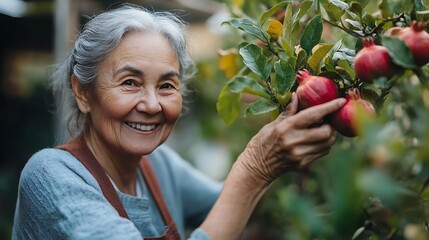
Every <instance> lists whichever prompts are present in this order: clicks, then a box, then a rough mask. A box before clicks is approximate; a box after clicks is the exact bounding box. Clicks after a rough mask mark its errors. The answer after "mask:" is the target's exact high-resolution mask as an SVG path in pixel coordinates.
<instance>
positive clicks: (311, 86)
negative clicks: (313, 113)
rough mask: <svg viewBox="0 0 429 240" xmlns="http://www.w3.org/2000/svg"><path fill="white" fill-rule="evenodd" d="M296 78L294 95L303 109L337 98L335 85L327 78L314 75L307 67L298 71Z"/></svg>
mask: <svg viewBox="0 0 429 240" xmlns="http://www.w3.org/2000/svg"><path fill="white" fill-rule="evenodd" d="M296 79H297V81H298V83H299V86H298V88H297V89H296V95H297V97H298V101H299V108H300V109H305V108H308V107H311V106H315V105H318V104H322V103H325V102H329V101H331V100H334V99H336V98H338V88H337V85H336V84H335V82H334V81H332V80H331V79H329V78H326V77H322V76H314V75H312V74H311V73H310V72H309V71H308V70H307V69H303V70H301V71H298V74H297V75H296Z"/></svg>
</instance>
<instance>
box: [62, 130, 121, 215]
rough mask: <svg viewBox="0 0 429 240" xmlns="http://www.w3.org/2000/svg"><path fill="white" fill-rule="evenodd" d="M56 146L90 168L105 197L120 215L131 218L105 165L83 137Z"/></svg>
mask: <svg viewBox="0 0 429 240" xmlns="http://www.w3.org/2000/svg"><path fill="white" fill-rule="evenodd" d="M56 148H58V149H62V150H66V151H68V152H70V153H71V154H72V155H73V156H75V157H76V158H77V159H78V160H79V161H80V162H81V163H82V164H83V165H84V166H85V167H86V169H88V171H89V172H90V173H91V174H92V176H94V178H95V180H97V182H98V184H99V185H100V188H101V191H102V193H103V195H104V197H105V198H106V199H107V201H109V203H110V204H111V205H112V206H113V207H114V208H115V209H116V211H117V212H118V213H119V216H121V217H123V218H128V219H129V217H128V214H127V212H126V211H125V208H124V206H123V205H122V203H121V200H119V196H118V194H117V193H116V190H115V188H114V187H113V185H112V183H111V182H110V179H109V178H108V177H107V174H106V172H105V171H104V169H103V167H102V166H101V165H100V163H99V162H98V161H97V160H96V159H95V157H94V155H93V154H92V152H91V150H89V148H88V146H87V145H86V143H85V141H84V139H83V137H78V138H75V139H72V140H70V141H69V142H68V143H66V144H63V145H60V146H58V147H56Z"/></svg>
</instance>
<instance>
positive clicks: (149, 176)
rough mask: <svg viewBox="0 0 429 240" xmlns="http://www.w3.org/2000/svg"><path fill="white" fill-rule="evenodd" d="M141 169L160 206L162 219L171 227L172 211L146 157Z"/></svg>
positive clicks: (143, 159) (143, 158)
mask: <svg viewBox="0 0 429 240" xmlns="http://www.w3.org/2000/svg"><path fill="white" fill-rule="evenodd" d="M140 169H141V171H142V173H143V177H144V179H145V181H146V184H147V186H148V188H149V191H150V192H151V194H152V197H153V198H154V200H155V203H156V205H157V206H158V209H159V211H160V213H161V216H162V219H163V220H164V222H165V224H166V225H167V226H168V225H170V223H171V222H173V219H172V218H171V215H170V211H168V208H167V205H166V204H165V202H164V197H163V196H162V193H161V188H160V187H159V184H158V181H157V178H156V175H155V172H154V170H153V167H152V165H151V164H150V161H149V159H148V158H147V157H146V156H143V157H142V159H141V160H140Z"/></svg>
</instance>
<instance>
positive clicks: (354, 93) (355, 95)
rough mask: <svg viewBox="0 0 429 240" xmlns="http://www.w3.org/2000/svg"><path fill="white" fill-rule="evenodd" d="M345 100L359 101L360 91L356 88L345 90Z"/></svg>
mask: <svg viewBox="0 0 429 240" xmlns="http://www.w3.org/2000/svg"><path fill="white" fill-rule="evenodd" d="M346 98H347V99H350V100H359V99H360V91H359V89H357V88H352V89H349V90H347V92H346Z"/></svg>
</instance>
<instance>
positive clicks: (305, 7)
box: [293, 0, 313, 25]
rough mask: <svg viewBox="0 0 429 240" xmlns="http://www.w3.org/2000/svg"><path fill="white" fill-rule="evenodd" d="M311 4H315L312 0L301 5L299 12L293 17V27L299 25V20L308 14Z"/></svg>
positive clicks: (307, 0) (306, 0)
mask: <svg viewBox="0 0 429 240" xmlns="http://www.w3.org/2000/svg"><path fill="white" fill-rule="evenodd" d="M311 4H313V1H312V0H305V1H303V2H302V3H301V4H300V6H299V10H298V12H297V13H296V14H295V16H294V17H293V25H295V24H297V23H298V22H299V20H300V19H301V18H302V17H303V16H304V15H305V14H306V13H307V12H308V9H310V7H311Z"/></svg>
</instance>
